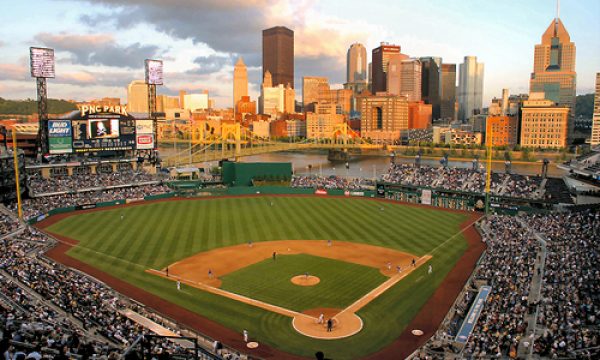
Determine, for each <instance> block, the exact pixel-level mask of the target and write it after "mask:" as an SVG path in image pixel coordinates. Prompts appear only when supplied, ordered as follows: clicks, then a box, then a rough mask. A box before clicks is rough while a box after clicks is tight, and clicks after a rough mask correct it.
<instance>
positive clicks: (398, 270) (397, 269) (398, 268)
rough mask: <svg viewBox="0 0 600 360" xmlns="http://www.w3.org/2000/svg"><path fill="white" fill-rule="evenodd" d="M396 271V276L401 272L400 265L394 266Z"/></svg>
mask: <svg viewBox="0 0 600 360" xmlns="http://www.w3.org/2000/svg"><path fill="white" fill-rule="evenodd" d="M396 271H397V272H398V274H400V273H401V272H402V267H401V266H400V265H396Z"/></svg>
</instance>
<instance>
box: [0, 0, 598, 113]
mask: <svg viewBox="0 0 600 360" xmlns="http://www.w3.org/2000/svg"><path fill="white" fill-rule="evenodd" d="M555 14H556V1H555V0H527V1H523V0H504V1H494V0H419V1H415V0H394V1H389V0H387V1H386V0H370V1H364V0H343V1H342V0H337V1H334V0H324V1H317V0H297V1H293V0H168V1H166V0H93V1H92V0H21V1H9V0H7V1H5V2H4V4H3V5H2V12H0V23H1V24H2V26H1V27H0V97H3V98H7V99H25V98H33V99H34V98H35V97H36V88H35V81H34V79H32V78H31V77H30V74H29V47H30V46H42V47H51V48H54V49H55V55H56V78H55V79H49V80H48V95H49V97H51V98H62V99H74V100H79V101H86V100H91V99H97V98H102V97H120V98H121V99H122V101H123V102H126V101H127V99H126V98H127V91H126V87H127V84H128V83H129V82H131V81H132V80H135V79H143V77H144V74H143V71H144V59H146V58H155V59H162V60H163V61H164V71H165V74H164V78H165V84H164V85H163V86H159V87H158V89H157V92H158V93H159V94H169V95H175V94H177V93H178V91H179V90H180V89H181V90H186V91H188V92H200V91H202V90H208V91H209V93H210V96H211V98H214V99H215V100H216V104H217V106H218V107H231V106H232V104H231V103H232V92H233V90H232V89H233V84H232V81H233V65H234V64H235V62H236V60H237V58H238V56H242V57H243V59H244V62H245V63H246V65H247V66H248V77H249V81H250V84H249V89H250V95H251V97H253V98H254V99H256V97H257V95H258V90H259V87H260V82H261V74H262V70H261V64H262V49H261V35H262V32H261V31H262V30H263V29H266V28H269V27H272V26H278V25H283V26H287V27H289V28H290V29H292V30H294V35H295V84H296V88H297V90H296V96H297V98H300V97H301V89H300V87H301V84H302V80H301V79H302V76H326V77H328V78H329V80H330V84H331V85H332V88H341V86H342V84H343V83H344V82H345V76H346V52H347V50H348V48H349V46H350V45H351V44H352V43H355V42H360V43H362V44H364V45H365V47H366V48H367V53H368V57H369V59H370V57H371V55H370V52H371V50H372V49H373V48H375V47H377V46H378V45H379V43H380V42H383V41H385V42H389V43H393V44H397V45H400V46H401V51H402V52H403V53H405V54H408V55H410V56H412V57H421V56H439V57H442V58H443V62H444V63H456V64H459V63H461V62H462V61H463V58H464V56H466V55H474V56H477V58H478V60H479V61H480V62H483V63H484V64H485V75H484V105H486V104H488V103H489V101H490V100H491V99H492V98H493V97H500V96H501V92H502V88H508V89H510V92H511V93H512V94H516V93H526V92H528V89H529V76H530V73H531V71H532V69H533V51H534V46H535V44H538V43H539V42H540V40H541V36H542V34H543V32H544V31H545V29H546V28H547V27H548V26H549V25H550V23H551V22H552V20H553V18H554V17H555ZM560 18H561V20H562V21H563V23H564V25H565V27H566V29H567V31H568V32H569V34H570V36H571V41H573V42H574V43H575V45H576V47H577V93H578V94H586V93H591V92H593V91H594V81H595V74H596V72H600V41H599V40H598V39H599V38H600V36H599V35H600V1H598V0H563V1H562V2H561V3H560Z"/></svg>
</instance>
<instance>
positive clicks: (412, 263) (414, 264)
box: [410, 258, 417, 267]
mask: <svg viewBox="0 0 600 360" xmlns="http://www.w3.org/2000/svg"><path fill="white" fill-rule="evenodd" d="M410 265H412V267H415V266H417V261H416V260H415V258H413V259H412V262H411V263H410Z"/></svg>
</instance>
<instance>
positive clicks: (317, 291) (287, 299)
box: [220, 254, 388, 312]
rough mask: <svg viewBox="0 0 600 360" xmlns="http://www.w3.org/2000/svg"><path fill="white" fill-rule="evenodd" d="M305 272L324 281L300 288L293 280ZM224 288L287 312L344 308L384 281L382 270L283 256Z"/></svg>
mask: <svg viewBox="0 0 600 360" xmlns="http://www.w3.org/2000/svg"><path fill="white" fill-rule="evenodd" d="M305 272H307V273H309V274H310V275H313V276H317V277H318V278H319V279H320V280H321V281H320V282H319V283H318V284H317V285H314V286H298V285H294V284H292V282H291V281H290V279H291V278H292V277H294V276H296V275H302V274H304V273H305ZM220 279H221V280H222V286H221V288H222V289H224V290H227V291H231V292H234V293H236V294H240V295H244V296H248V297H251V298H253V299H257V300H261V301H264V302H267V303H269V304H273V305H278V306H282V307H284V308H286V309H290V310H295V311H300V312H302V311H304V310H308V309H315V308H324V307H325V308H335V309H344V308H346V307H347V306H349V305H350V304H352V303H353V302H355V301H356V300H358V299H359V298H361V297H362V296H363V295H365V294H366V293H368V292H369V291H371V290H373V289H374V288H375V287H377V286H378V285H379V284H381V283H382V282H384V281H385V280H386V279H388V278H387V277H385V276H384V275H382V274H381V273H380V272H379V270H377V269H375V268H372V267H368V266H363V265H358V264H352V263H348V262H345V261H340V260H334V259H326V258H322V257H318V256H312V255H306V254H299V255H279V256H278V257H277V260H276V261H273V260H272V259H267V260H263V261H261V262H259V263H257V264H254V265H250V266H248V267H245V268H243V269H240V270H238V271H235V272H232V273H229V274H227V275H225V276H223V277H221V278H220Z"/></svg>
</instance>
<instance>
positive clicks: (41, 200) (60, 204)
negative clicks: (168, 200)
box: [9, 184, 171, 219]
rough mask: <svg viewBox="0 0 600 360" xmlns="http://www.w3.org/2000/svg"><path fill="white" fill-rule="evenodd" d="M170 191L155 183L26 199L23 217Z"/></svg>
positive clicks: (11, 206)
mask: <svg viewBox="0 0 600 360" xmlns="http://www.w3.org/2000/svg"><path fill="white" fill-rule="evenodd" d="M170 191H171V189H170V188H169V187H168V186H166V185H161V184H155V185H144V186H135V187H124V188H115V189H110V190H100V191H91V192H83V193H67V194H60V195H52V196H42V197H36V198H30V199H24V200H23V204H22V207H23V217H24V218H25V219H31V218H33V217H37V216H39V215H42V214H46V213H48V211H50V210H52V209H57V208H64V207H69V206H77V205H85V204H96V203H100V202H107V201H114V200H121V199H139V198H143V197H145V196H151V195H159V194H164V193H167V192H170ZM9 208H10V209H11V210H16V204H11V205H9Z"/></svg>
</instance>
